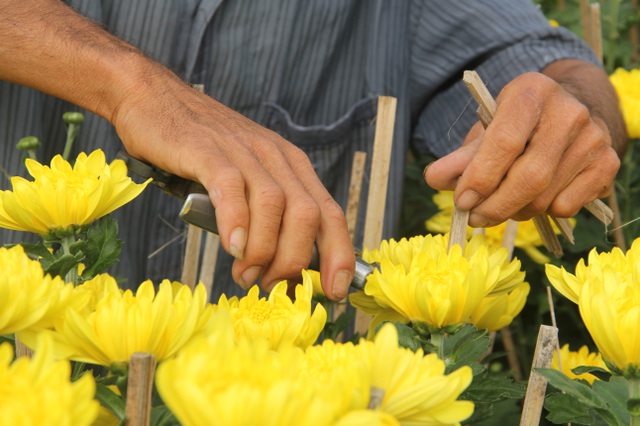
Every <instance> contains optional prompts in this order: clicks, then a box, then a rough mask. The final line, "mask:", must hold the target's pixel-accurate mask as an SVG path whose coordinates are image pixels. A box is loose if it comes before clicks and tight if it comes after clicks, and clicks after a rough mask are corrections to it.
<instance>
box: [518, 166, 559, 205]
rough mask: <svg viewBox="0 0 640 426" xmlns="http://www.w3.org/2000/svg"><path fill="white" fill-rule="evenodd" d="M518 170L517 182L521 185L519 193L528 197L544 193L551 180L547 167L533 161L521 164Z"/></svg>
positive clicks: (551, 176)
mask: <svg viewBox="0 0 640 426" xmlns="http://www.w3.org/2000/svg"><path fill="white" fill-rule="evenodd" d="M518 170H519V174H520V176H519V180H520V182H521V185H522V186H521V192H522V193H523V194H527V195H529V196H531V195H536V196H537V195H539V194H541V193H542V192H544V190H545V189H547V188H548V187H549V185H550V184H551V181H552V179H553V175H552V174H551V173H550V171H549V168H548V166H546V165H545V164H544V163H542V162H540V161H537V160H534V159H531V160H530V161H527V162H526V163H524V164H522V165H521V166H520V167H519V168H518Z"/></svg>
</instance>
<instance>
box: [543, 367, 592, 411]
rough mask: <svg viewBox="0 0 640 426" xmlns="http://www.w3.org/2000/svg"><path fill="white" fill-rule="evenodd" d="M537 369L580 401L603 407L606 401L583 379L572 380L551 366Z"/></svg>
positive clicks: (590, 405)
mask: <svg viewBox="0 0 640 426" xmlns="http://www.w3.org/2000/svg"><path fill="white" fill-rule="evenodd" d="M535 371H536V372H537V373H538V374H540V375H541V376H542V377H545V378H546V379H547V380H548V381H549V384H551V385H552V386H553V387H555V388H557V389H558V390H561V391H562V392H565V393H566V394H568V395H570V396H572V397H574V398H576V399H577V400H578V402H580V403H581V404H584V405H585V406H588V407H597V408H603V407H604V406H605V405H604V402H603V401H602V400H601V399H600V398H599V396H598V395H597V394H596V393H595V392H594V391H593V389H591V387H590V386H589V385H588V384H587V382H585V381H583V380H571V379H570V378H569V377H567V376H566V375H564V374H563V373H562V372H560V371H558V370H553V369H551V368H536V369H535Z"/></svg>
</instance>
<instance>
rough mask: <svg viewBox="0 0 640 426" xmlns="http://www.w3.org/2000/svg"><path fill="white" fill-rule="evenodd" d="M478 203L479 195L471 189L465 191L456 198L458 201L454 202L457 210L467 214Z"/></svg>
mask: <svg viewBox="0 0 640 426" xmlns="http://www.w3.org/2000/svg"><path fill="white" fill-rule="evenodd" d="M479 201H480V194H478V193H477V192H476V191H473V190H471V189H467V190H466V191H464V192H463V193H462V194H460V196H459V197H458V200H457V201H456V207H458V209H460V210H462V211H463V212H468V211H469V210H471V209H472V208H474V207H475V206H476V204H478V202H479Z"/></svg>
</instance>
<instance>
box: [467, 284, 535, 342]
mask: <svg viewBox="0 0 640 426" xmlns="http://www.w3.org/2000/svg"><path fill="white" fill-rule="evenodd" d="M530 289H531V287H530V286H529V283H526V282H523V283H521V284H520V285H518V286H517V287H516V288H514V289H513V290H511V292H509V293H505V294H501V295H498V296H488V297H485V298H484V299H482V302H481V303H480V305H479V306H478V308H477V309H476V310H475V311H474V312H473V313H472V314H471V320H470V322H471V323H473V324H475V326H476V327H478V328H486V329H487V330H489V331H497V330H500V329H501V328H504V327H506V326H508V325H509V324H511V322H512V321H513V319H514V318H515V317H516V316H518V314H519V313H520V312H521V311H522V309H523V308H524V305H525V303H526V301H527V296H528V295H529V290H530Z"/></svg>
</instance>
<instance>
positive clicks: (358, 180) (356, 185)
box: [332, 151, 367, 342]
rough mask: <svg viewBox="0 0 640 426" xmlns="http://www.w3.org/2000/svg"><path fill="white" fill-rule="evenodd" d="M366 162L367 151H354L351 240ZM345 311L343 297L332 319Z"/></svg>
mask: <svg viewBox="0 0 640 426" xmlns="http://www.w3.org/2000/svg"><path fill="white" fill-rule="evenodd" d="M366 162H367V153H366V152H364V151H356V152H355V153H354V155H353V164H352V166H351V180H350V183H349V196H348V197H347V213H346V219H347V229H349V235H350V236H351V242H353V241H354V240H355V236H356V229H357V224H358V211H359V210H360V198H361V195H362V181H363V179H364V169H365V166H366ZM345 312H347V300H346V299H343V300H341V301H340V302H337V303H336V304H334V307H333V317H332V319H333V321H335V320H337V319H338V317H339V316H340V315H342V314H343V313H345ZM343 337H344V333H342V332H341V333H339V334H338V335H337V336H336V342H342V339H343Z"/></svg>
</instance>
